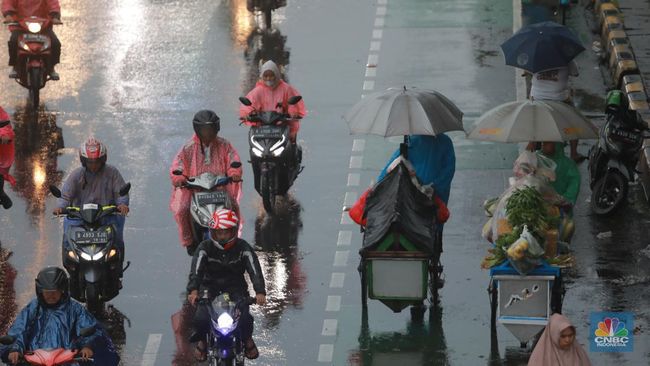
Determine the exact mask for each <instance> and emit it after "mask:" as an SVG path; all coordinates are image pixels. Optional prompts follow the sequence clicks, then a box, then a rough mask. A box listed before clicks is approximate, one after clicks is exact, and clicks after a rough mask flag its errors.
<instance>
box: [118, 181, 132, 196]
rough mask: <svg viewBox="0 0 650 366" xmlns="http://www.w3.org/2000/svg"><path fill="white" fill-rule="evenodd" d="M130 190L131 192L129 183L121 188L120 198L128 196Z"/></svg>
mask: <svg viewBox="0 0 650 366" xmlns="http://www.w3.org/2000/svg"><path fill="white" fill-rule="evenodd" d="M130 190H131V182H129V183H127V184H125V185H123V186H122V188H120V192H119V193H120V196H126V195H127V194H129V191H130Z"/></svg>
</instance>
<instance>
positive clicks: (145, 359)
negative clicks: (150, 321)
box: [142, 333, 162, 366]
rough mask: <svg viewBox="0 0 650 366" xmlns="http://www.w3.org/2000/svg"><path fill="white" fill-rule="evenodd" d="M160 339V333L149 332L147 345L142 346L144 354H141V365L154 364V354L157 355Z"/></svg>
mask: <svg viewBox="0 0 650 366" xmlns="http://www.w3.org/2000/svg"><path fill="white" fill-rule="evenodd" d="M161 340H162V334H159V333H154V334H149V338H148V339H147V345H146V346H145V347H144V354H143V355H142V366H154V365H155V364H156V356H157V355H158V348H160V341H161Z"/></svg>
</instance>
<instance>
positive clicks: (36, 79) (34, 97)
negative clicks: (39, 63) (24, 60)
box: [29, 67, 42, 110]
mask: <svg viewBox="0 0 650 366" xmlns="http://www.w3.org/2000/svg"><path fill="white" fill-rule="evenodd" d="M41 77H42V70H41V69H39V68H37V67H35V68H32V69H30V70H29V99H30V102H31V103H32V108H33V109H34V110H37V109H38V106H39V105H40V103H41V95H40V94H41Z"/></svg>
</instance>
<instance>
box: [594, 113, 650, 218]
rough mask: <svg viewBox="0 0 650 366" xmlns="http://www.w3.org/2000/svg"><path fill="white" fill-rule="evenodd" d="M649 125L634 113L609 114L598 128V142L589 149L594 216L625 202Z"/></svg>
mask: <svg viewBox="0 0 650 366" xmlns="http://www.w3.org/2000/svg"><path fill="white" fill-rule="evenodd" d="M649 137H650V133H649V132H648V127H647V126H646V125H644V124H643V123H642V122H641V121H639V120H638V119H637V116H636V114H633V113H611V114H610V113H608V115H607V122H606V123H605V125H604V126H603V127H602V128H601V129H600V133H599V139H598V143H597V144H596V145H594V146H593V147H592V148H591V150H590V151H589V178H590V187H591V208H592V210H593V211H594V213H596V214H597V215H608V214H610V213H612V212H614V211H615V210H616V209H618V208H619V207H621V206H622V205H623V204H624V203H625V202H626V201H627V193H628V185H629V182H633V181H634V179H635V178H634V173H635V167H636V165H637V163H638V161H639V152H640V151H641V148H642V146H643V139H645V138H649Z"/></svg>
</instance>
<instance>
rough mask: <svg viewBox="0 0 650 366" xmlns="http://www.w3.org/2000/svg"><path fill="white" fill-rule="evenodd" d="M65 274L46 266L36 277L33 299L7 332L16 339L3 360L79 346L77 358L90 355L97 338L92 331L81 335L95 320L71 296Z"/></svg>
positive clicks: (59, 269)
mask: <svg viewBox="0 0 650 366" xmlns="http://www.w3.org/2000/svg"><path fill="white" fill-rule="evenodd" d="M68 283H69V278H68V274H67V273H66V272H65V271H64V270H63V269H61V268H58V267H46V268H44V269H43V270H41V271H40V272H39V273H38V276H37V277H36V298H35V299H33V300H32V301H31V302H30V303H29V304H27V306H25V307H24V308H23V309H22V311H21V312H20V313H19V314H18V317H17V318H16V320H15V321H14V323H13V325H12V326H11V328H10V329H9V333H8V335H10V336H12V337H15V338H16V341H15V342H14V343H13V344H12V345H10V346H9V347H8V348H7V349H6V350H5V351H4V352H3V354H2V360H3V361H4V362H8V363H10V364H13V365H17V364H18V362H19V360H20V356H21V355H22V354H24V353H25V352H26V351H30V350H36V349H50V348H65V349H80V351H79V357H82V358H85V359H88V358H91V357H93V353H94V352H93V348H94V347H93V346H94V342H95V340H96V339H97V338H98V337H99V334H98V333H94V334H92V335H90V336H87V337H80V336H79V332H80V331H81V330H82V329H84V328H90V327H96V326H97V321H96V320H95V318H94V317H93V316H92V315H91V314H90V313H89V312H88V311H87V310H86V308H85V307H84V306H83V305H81V304H80V303H78V302H77V301H75V300H74V299H72V298H70V296H69V294H68Z"/></svg>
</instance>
